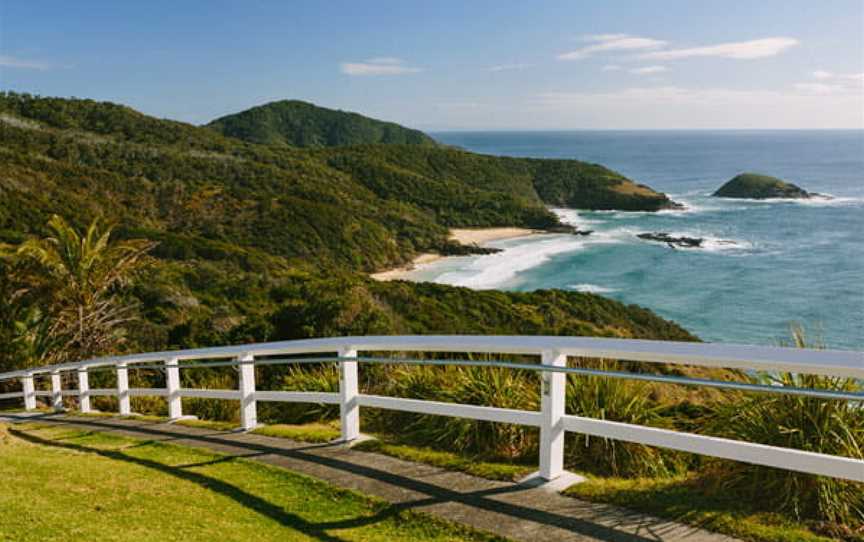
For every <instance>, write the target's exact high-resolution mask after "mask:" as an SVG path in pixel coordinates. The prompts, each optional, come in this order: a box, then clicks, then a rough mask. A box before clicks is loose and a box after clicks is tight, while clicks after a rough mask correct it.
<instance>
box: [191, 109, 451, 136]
mask: <svg viewBox="0 0 864 542" xmlns="http://www.w3.org/2000/svg"><path fill="white" fill-rule="evenodd" d="M207 127H208V128H210V129H212V130H215V131H217V132H219V133H220V134H223V135H226V136H229V137H235V138H237V139H242V140H243V141H248V142H250V143H265V144H283V145H291V146H294V147H335V146H340V145H362V144H366V143H385V144H404V145H428V146H435V145H437V143H436V142H435V140H434V139H432V138H431V137H429V136H428V135H426V134H424V133H423V132H421V131H419V130H412V129H410V128H405V127H404V126H400V125H398V124H395V123H393V122H384V121H380V120H376V119H371V118H369V117H364V116H363V115H359V114H357V113H351V112H347V111H339V110H335V109H327V108H324V107H318V106H317V105H314V104H310V103H307V102H301V101H299V100H282V101H278V102H271V103H268V104H264V105H259V106H257V107H253V108H252V109H248V110H246V111H241V112H240V113H235V114H233V115H226V116H224V117H220V118H218V119H216V120H214V121H213V122H211V123H209V124H207Z"/></svg>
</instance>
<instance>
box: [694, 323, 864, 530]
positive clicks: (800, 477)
mask: <svg viewBox="0 0 864 542" xmlns="http://www.w3.org/2000/svg"><path fill="white" fill-rule="evenodd" d="M792 344H793V345H794V346H798V347H805V346H807V341H806V340H805V338H804V334H803V331H802V330H800V329H794V330H793V342H792ZM817 346H818V345H817ZM752 379H753V380H754V381H755V382H759V383H763V384H770V385H774V386H784V387H799V388H817V389H825V390H833V391H844V392H860V391H861V390H862V385H861V383H860V382H857V381H855V380H853V379H844V378H834V377H826V376H816V375H802V374H791V373H780V374H760V375H756V376H754V377H752ZM711 430H712V431H713V432H714V433H715V434H720V435H722V436H726V437H729V438H733V439H736V440H744V441H748V442H758V443H760V444H768V445H771V446H779V447H783V448H795V449H799V450H807V451H810V452H818V453H823V454H830V455H838V456H844V457H852V458H856V459H864V408H862V405H861V404H860V403H854V402H851V401H841V400H830V399H818V398H813V397H802V396H796V395H787V394H779V393H760V394H754V395H752V396H749V397H747V398H746V399H744V402H743V403H739V404H730V405H728V406H725V407H721V408H720V409H718V411H717V412H716V415H715V419H714V423H713V424H712V426H711ZM708 480H709V482H711V485H712V486H714V488H715V490H720V491H732V492H735V493H736V494H738V495H740V496H741V497H742V498H745V499H748V500H750V501H751V502H755V503H759V504H760V505H762V506H765V507H767V508H769V509H775V510H780V511H783V512H785V513H788V514H791V515H793V516H794V517H795V518H797V519H810V520H817V521H827V522H831V523H837V524H841V525H844V524H845V525H849V526H852V525H854V526H859V527H861V526H864V484H860V483H855V482H850V481H844V480H838V479H835V478H829V477H823V476H816V475H812V474H804V473H798V472H792V471H787V470H783V469H775V468H770V467H762V466H757V465H749V464H746V463H735V462H729V461H718V462H715V463H714V464H713V465H712V468H711V469H710V470H709V471H708Z"/></svg>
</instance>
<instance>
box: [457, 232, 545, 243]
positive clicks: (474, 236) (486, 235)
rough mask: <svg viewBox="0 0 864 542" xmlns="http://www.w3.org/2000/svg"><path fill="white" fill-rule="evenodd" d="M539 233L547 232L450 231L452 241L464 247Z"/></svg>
mask: <svg viewBox="0 0 864 542" xmlns="http://www.w3.org/2000/svg"><path fill="white" fill-rule="evenodd" d="M539 233H546V232H544V231H543V230H529V229H527V228H464V229H455V228H454V229H451V230H450V239H452V240H454V241H459V242H460V243H462V244H463V245H474V244H477V245H482V244H483V243H488V242H490V241H500V240H502V239H513V238H515V237H525V236H526V235H535V234H539Z"/></svg>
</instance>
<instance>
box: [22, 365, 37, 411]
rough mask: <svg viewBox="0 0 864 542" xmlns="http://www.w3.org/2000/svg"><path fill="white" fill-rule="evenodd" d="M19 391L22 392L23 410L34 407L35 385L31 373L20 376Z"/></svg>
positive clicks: (33, 408)
mask: <svg viewBox="0 0 864 542" xmlns="http://www.w3.org/2000/svg"><path fill="white" fill-rule="evenodd" d="M21 391H22V392H24V410H35V409H36V386H34V385H33V375H32V374H26V375H24V376H22V377H21Z"/></svg>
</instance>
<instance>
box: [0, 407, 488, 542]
mask: <svg viewBox="0 0 864 542" xmlns="http://www.w3.org/2000/svg"><path fill="white" fill-rule="evenodd" d="M0 479H2V480H3V484H4V487H5V488H7V490H4V491H2V492H0V539H2V540H49V539H53V540H103V541H105V540H130V539H134V540H144V541H147V540H159V541H165V540H168V541H170V540H183V541H187V540H216V539H218V540H223V541H231V540H276V539H278V540H291V541H295V540H296V541H305V540H363V541H379V540H380V541H389V540H433V541H445V540H446V541H458V540H498V539H496V538H493V537H490V536H487V535H484V534H482V533H477V532H474V531H471V530H469V529H466V528H464V527H460V526H456V525H451V524H449V523H445V522H443V521H439V520H437V519H434V518H431V517H428V516H424V515H420V514H417V513H411V512H404V511H398V510H396V509H394V508H393V507H392V506H390V505H389V504H386V503H382V502H380V501H377V500H373V499H370V498H367V497H364V496H361V495H358V494H356V493H353V492H350V491H345V490H341V489H337V488H334V487H332V486H330V485H328V484H325V483H323V482H320V481H317V480H314V479H311V478H308V477H306V476H302V475H300V474H296V473H293V472H290V471H287V470H284V469H280V468H277V467H272V466H268V465H264V464H259V463H254V462H251V461H247V460H243V459H238V458H232V457H228V456H224V455H220V454H216V453H213V452H209V451H204V450H198V449H192V448H187V447H183V446H177V445H172V444H166V443H158V442H152V441H145V440H138V439H132V438H125V437H119V436H116V435H109V434H105V433H98V432H89V431H83V430H79V429H72V428H63V427H53V426H45V425H40V424H38V423H35V424H33V423H31V424H26V425H16V426H15V427H13V428H10V429H9V430H8V431H6V429H5V428H3V427H2V426H0Z"/></svg>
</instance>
